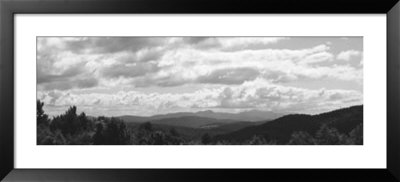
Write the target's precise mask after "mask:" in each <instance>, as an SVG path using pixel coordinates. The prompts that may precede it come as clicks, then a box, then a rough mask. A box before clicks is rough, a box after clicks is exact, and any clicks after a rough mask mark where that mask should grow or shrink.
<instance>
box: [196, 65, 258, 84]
mask: <svg viewBox="0 0 400 182" xmlns="http://www.w3.org/2000/svg"><path fill="white" fill-rule="evenodd" d="M258 75H260V72H259V71H258V70H256V69H253V68H227V69H219V70H215V71H213V72H211V73H209V74H207V75H204V76H200V77H199V78H198V79H197V80H196V81H198V82H199V83H216V84H241V83H243V82H245V81H248V80H254V79H255V78H257V77H258Z"/></svg>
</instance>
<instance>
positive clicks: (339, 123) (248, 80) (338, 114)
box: [36, 36, 364, 145]
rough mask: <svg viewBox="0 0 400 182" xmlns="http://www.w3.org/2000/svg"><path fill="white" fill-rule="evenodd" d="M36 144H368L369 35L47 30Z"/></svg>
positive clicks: (40, 60)
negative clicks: (366, 72) (55, 33)
mask: <svg viewBox="0 0 400 182" xmlns="http://www.w3.org/2000/svg"><path fill="white" fill-rule="evenodd" d="M36 76H37V78H36V80H37V82H36V99H37V101H36V102H37V103H36V105H37V107H36V109H37V112H36V113H37V128H36V129H37V139H36V144H37V145H363V143H364V141H363V37H352V36H349V37H307V36H305V37H304V36H300V37H291V36H287V37H267V36H266V37H247V36H237V37H225V36H221V37H218V36H217V37H196V36H184V37H91V36H86V37H80V36H72V37H61V36H60V37H57V36H41V37H36Z"/></svg>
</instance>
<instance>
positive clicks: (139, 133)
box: [37, 100, 363, 145]
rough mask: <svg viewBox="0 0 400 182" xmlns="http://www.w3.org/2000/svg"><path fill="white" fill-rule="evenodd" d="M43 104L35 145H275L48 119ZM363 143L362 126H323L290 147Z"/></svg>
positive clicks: (82, 119)
mask: <svg viewBox="0 0 400 182" xmlns="http://www.w3.org/2000/svg"><path fill="white" fill-rule="evenodd" d="M43 105H44V103H43V102H41V101H39V100H38V101H37V144H38V145H276V144H278V143H277V142H276V140H274V139H270V138H268V137H266V136H262V135H254V136H253V137H252V138H250V139H248V140H245V141H241V142H238V141H229V140H219V139H217V137H215V136H211V135H209V134H208V133H205V134H203V135H202V136H200V137H196V138H193V137H188V136H186V135H183V134H180V133H178V132H177V131H176V130H175V129H174V128H169V129H160V128H156V127H154V126H153V125H152V124H151V123H149V122H147V123H143V124H140V125H138V126H135V127H133V126H127V125H126V124H125V123H124V122H123V121H122V120H120V119H118V118H113V117H103V116H100V117H88V116H86V114H85V113H83V112H82V113H80V114H78V113H77V108H76V107H75V106H72V107H70V108H69V109H68V110H67V111H66V112H65V113H64V114H61V115H59V116H55V117H53V118H49V116H48V115H47V114H45V112H44V110H43ZM362 143H363V130H362V124H360V125H359V126H357V127H356V128H354V129H353V130H352V131H350V132H349V133H340V132H339V131H338V130H337V129H335V128H334V127H331V126H329V125H326V124H324V125H322V126H321V127H320V129H319V130H318V131H317V132H316V133H315V134H309V133H307V132H304V131H297V132H294V133H293V134H292V135H291V137H290V141H289V142H288V143H287V144H289V145H360V144H362Z"/></svg>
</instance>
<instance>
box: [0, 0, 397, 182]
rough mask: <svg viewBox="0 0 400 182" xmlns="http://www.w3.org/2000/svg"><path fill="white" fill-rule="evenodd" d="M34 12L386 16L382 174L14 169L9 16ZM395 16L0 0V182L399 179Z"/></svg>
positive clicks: (138, 0) (308, 7)
mask: <svg viewBox="0 0 400 182" xmlns="http://www.w3.org/2000/svg"><path fill="white" fill-rule="evenodd" d="M32 13H41V14H47V13H68V14H86V13H100V14H103V13H117V14H120V13H152V14H153V13H157V14H159V13H180V14H181V13H185V14H186V13H189V14H193V13H196V14H197V13H200V14H208V13H239V14H242V13H257V14H258V13H259V14H265V13H285V14H286V13H289V14H292V13H313V14H316V16H318V14H320V13H335V14H336V13H350V14H354V13H368V14H370V13H380V14H386V15H387V168H386V169H101V170H95V169H15V168H14V106H15V105H14V15H15V14H32ZM399 17H400V3H399V2H398V0H386V1H378V0H324V1H322V0H304V1H293V0H264V1H261V0H247V1H240V0H218V1H215V0H214V1H213V0H168V1H167V0H158V1H156V0H131V1H127V0H96V1H95V0H80V1H78V0H14V1H11V0H0V40H1V42H0V45H1V48H0V87H1V90H0V103H1V105H0V147H1V148H0V167H1V168H0V179H3V180H4V181H166V180H171V181H221V180H223V181H226V180H241V181H268V180H269V181H400V151H399V146H400V125H399V119H400V112H399V104H400V100H399V91H400V89H399V88H400V84H399V78H400V71H399V68H400V64H399V63H400V62H399V60H400V59H399V55H400V53H399V50H400V36H399V34H400V33H399V31H400V30H399V29H400V25H399V22H400V20H399ZM310 160H312V159H310ZM255 162H256V161H255Z"/></svg>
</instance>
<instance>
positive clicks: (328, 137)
mask: <svg viewBox="0 0 400 182" xmlns="http://www.w3.org/2000/svg"><path fill="white" fill-rule="evenodd" d="M316 139H317V143H318V144H319V145H341V144H346V140H347V137H346V135H343V134H341V133H339V131H338V130H337V129H336V128H333V127H330V126H329V125H327V124H323V125H322V126H321V128H320V129H319V130H318V131H317V133H316Z"/></svg>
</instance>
